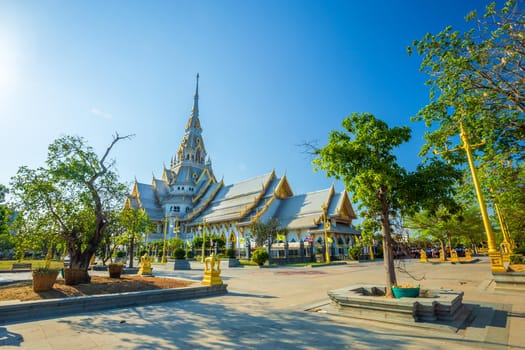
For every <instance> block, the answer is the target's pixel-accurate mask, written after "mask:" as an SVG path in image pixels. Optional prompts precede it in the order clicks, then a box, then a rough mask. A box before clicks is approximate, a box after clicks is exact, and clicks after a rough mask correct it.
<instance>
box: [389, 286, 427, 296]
mask: <svg viewBox="0 0 525 350" xmlns="http://www.w3.org/2000/svg"><path fill="white" fill-rule="evenodd" d="M419 289H420V288H419V286H417V287H414V286H412V285H401V286H393V287H392V293H393V294H394V298H396V299H399V298H417V297H418V296H419Z"/></svg>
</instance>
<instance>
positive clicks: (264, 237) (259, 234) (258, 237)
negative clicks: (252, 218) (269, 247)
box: [252, 218, 286, 247]
mask: <svg viewBox="0 0 525 350" xmlns="http://www.w3.org/2000/svg"><path fill="white" fill-rule="evenodd" d="M285 234H286V229H283V228H281V227H280V223H279V220H278V219H276V218H272V219H270V220H269V221H268V222H261V221H256V222H255V223H254V224H253V227H252V237H253V239H254V242H255V246H256V247H264V245H265V244H272V243H273V242H274V241H275V240H276V238H277V235H285Z"/></svg>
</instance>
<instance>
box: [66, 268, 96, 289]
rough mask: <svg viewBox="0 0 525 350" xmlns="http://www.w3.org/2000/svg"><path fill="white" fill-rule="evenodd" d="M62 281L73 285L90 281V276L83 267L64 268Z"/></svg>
mask: <svg viewBox="0 0 525 350" xmlns="http://www.w3.org/2000/svg"><path fill="white" fill-rule="evenodd" d="M64 282H65V284H67V285H68V286H74V285H76V284H82V283H89V282H91V277H90V276H89V274H88V272H87V271H86V270H84V269H64Z"/></svg>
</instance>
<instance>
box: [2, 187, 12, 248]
mask: <svg viewBox="0 0 525 350" xmlns="http://www.w3.org/2000/svg"><path fill="white" fill-rule="evenodd" d="M7 192H8V191H7V187H5V186H4V185H2V184H0V251H8V250H10V249H12V248H13V247H14V243H13V240H12V237H11V234H10V229H9V220H10V217H11V214H12V213H11V211H10V210H9V208H8V207H7V205H5V195H6V194H7Z"/></svg>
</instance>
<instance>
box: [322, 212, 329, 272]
mask: <svg viewBox="0 0 525 350" xmlns="http://www.w3.org/2000/svg"><path fill="white" fill-rule="evenodd" d="M321 208H323V227H324V247H325V256H326V262H328V263H329V262H330V250H329V249H328V233H327V230H328V229H329V228H330V223H329V222H328V219H327V217H326V209H327V207H326V204H324V203H323V205H322V206H321Z"/></svg>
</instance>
